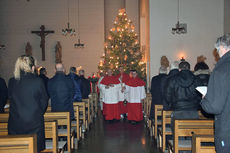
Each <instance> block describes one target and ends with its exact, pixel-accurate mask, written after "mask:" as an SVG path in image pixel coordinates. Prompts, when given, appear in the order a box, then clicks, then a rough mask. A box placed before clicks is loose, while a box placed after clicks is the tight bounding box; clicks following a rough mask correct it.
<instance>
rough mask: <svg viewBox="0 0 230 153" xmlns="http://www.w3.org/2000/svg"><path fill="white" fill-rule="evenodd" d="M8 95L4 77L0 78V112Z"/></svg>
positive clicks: (2, 110)
mask: <svg viewBox="0 0 230 153" xmlns="http://www.w3.org/2000/svg"><path fill="white" fill-rule="evenodd" d="M7 97H8V90H7V86H6V82H5V80H4V79H2V78H0V113H2V112H4V106H5V105H6V102H7Z"/></svg>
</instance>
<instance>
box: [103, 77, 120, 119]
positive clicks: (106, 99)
mask: <svg viewBox="0 0 230 153" xmlns="http://www.w3.org/2000/svg"><path fill="white" fill-rule="evenodd" d="M100 84H101V89H102V90H103V98H102V99H103V115H104V117H105V120H113V119H117V120H119V119H120V110H119V104H118V102H119V90H121V85H120V81H119V80H118V78H117V77H115V76H105V77H104V78H103V79H102V80H101V83H100ZM110 84H112V85H113V87H109V88H106V86H108V85H110Z"/></svg>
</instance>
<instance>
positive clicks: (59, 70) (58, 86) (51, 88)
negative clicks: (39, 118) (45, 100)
mask: <svg viewBox="0 0 230 153" xmlns="http://www.w3.org/2000/svg"><path fill="white" fill-rule="evenodd" d="M55 68H56V74H55V76H54V77H53V78H51V79H50V80H49V81H48V93H49V95H50V99H51V111H52V112H63V111H68V112H70V117H71V119H74V118H75V117H74V110H73V102H72V99H73V96H74V85H73V83H72V80H71V79H70V78H69V77H68V76H66V75H65V73H64V71H65V70H64V66H63V65H62V64H61V63H57V64H56V66H55Z"/></svg>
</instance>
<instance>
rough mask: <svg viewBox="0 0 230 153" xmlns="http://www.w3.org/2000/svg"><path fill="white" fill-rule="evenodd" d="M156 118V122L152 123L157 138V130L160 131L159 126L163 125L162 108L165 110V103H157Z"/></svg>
mask: <svg viewBox="0 0 230 153" xmlns="http://www.w3.org/2000/svg"><path fill="white" fill-rule="evenodd" d="M154 109H155V119H154V123H153V125H152V133H153V135H154V137H155V139H157V131H158V129H157V128H158V126H160V125H162V110H163V105H155V107H154Z"/></svg>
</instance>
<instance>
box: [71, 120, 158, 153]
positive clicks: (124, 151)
mask: <svg viewBox="0 0 230 153" xmlns="http://www.w3.org/2000/svg"><path fill="white" fill-rule="evenodd" d="M75 152H76V153H158V151H157V150H156V148H155V146H154V145H153V142H152V141H151V139H150V137H149V136H148V135H147V133H146V129H145V127H144V123H143V122H142V123H139V124H137V125H131V124H129V123H128V122H127V121H124V122H116V123H106V122H105V121H104V120H103V118H102V116H99V117H97V119H96V122H95V123H94V125H93V126H92V129H91V130H90V132H89V133H88V135H87V136H86V138H85V139H84V140H83V141H81V142H80V145H79V149H78V150H77V151H75Z"/></svg>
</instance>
